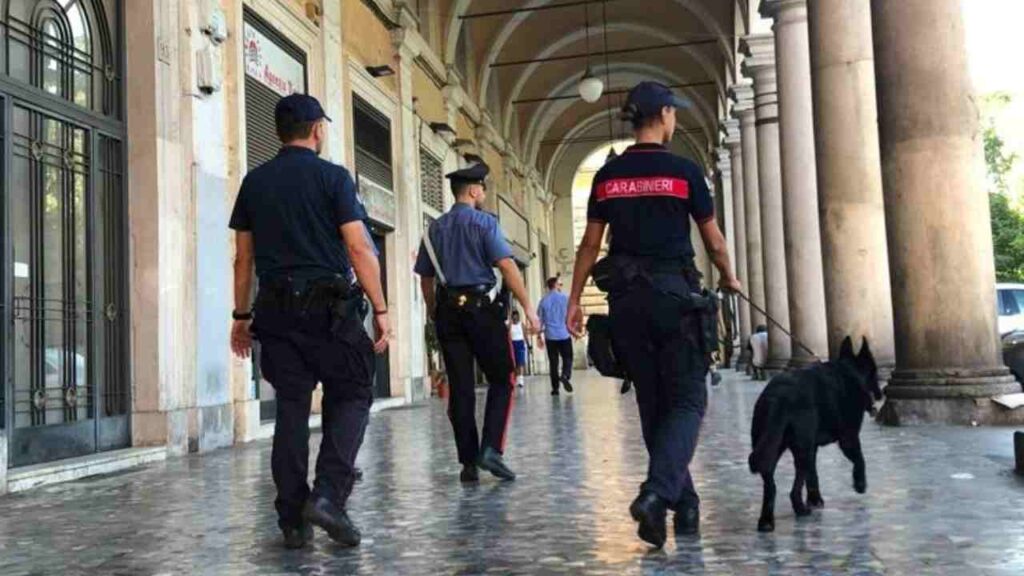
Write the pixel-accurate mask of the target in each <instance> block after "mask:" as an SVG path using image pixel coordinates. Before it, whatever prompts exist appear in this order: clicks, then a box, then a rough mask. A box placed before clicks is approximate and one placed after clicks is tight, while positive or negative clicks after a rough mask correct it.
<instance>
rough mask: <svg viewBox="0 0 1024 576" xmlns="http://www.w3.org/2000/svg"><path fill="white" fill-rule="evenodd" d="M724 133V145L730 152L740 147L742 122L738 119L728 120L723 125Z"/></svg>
mask: <svg viewBox="0 0 1024 576" xmlns="http://www.w3.org/2000/svg"><path fill="white" fill-rule="evenodd" d="M722 128H723V132H725V138H723V139H722V144H723V145H724V146H725V147H726V148H728V149H729V150H730V151H731V150H732V149H733V148H734V147H736V146H739V145H740V142H741V140H740V136H741V134H742V133H741V132H740V121H739V120H738V119H731V120H726V121H725V122H723V123H722Z"/></svg>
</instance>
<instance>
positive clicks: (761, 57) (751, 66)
mask: <svg viewBox="0 0 1024 576" xmlns="http://www.w3.org/2000/svg"><path fill="white" fill-rule="evenodd" d="M740 50H741V51H742V52H743V54H744V56H746V59H745V60H744V61H743V75H744V76H746V77H747V78H752V79H753V80H754V83H755V89H756V88H757V86H756V84H757V82H758V81H759V80H760V77H762V76H764V75H766V74H768V73H770V74H771V75H772V76H774V75H775V35H774V34H752V35H750V36H744V37H743V38H742V39H741V40H740Z"/></svg>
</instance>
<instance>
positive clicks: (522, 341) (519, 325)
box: [508, 310, 526, 388]
mask: <svg viewBox="0 0 1024 576" xmlns="http://www.w3.org/2000/svg"><path fill="white" fill-rule="evenodd" d="M508 335H509V338H510V339H511V340H512V352H513V355H514V356H515V361H516V385H518V386H519V387H520V388H522V387H523V385H524V384H525V381H524V379H523V373H524V372H525V371H526V331H525V330H523V322H522V320H521V319H520V317H519V311H518V310H515V311H513V312H512V321H511V322H510V323H509V326H508Z"/></svg>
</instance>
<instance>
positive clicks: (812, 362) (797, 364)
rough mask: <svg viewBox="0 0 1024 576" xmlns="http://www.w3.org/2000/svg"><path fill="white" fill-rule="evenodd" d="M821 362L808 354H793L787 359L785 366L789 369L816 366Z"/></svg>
mask: <svg viewBox="0 0 1024 576" xmlns="http://www.w3.org/2000/svg"><path fill="white" fill-rule="evenodd" d="M818 364H821V362H819V361H818V359H817V358H811V357H810V356H794V357H792V358H790V359H789V364H788V366H787V368H788V369H789V370H800V369H801V368H807V367H809V366H817V365H818Z"/></svg>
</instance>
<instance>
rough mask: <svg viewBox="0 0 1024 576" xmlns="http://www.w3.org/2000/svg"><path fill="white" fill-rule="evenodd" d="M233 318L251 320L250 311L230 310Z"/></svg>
mask: <svg viewBox="0 0 1024 576" xmlns="http://www.w3.org/2000/svg"><path fill="white" fill-rule="evenodd" d="M231 318H232V319H233V320H252V312H235V311H232V312H231Z"/></svg>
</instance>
